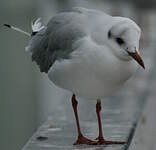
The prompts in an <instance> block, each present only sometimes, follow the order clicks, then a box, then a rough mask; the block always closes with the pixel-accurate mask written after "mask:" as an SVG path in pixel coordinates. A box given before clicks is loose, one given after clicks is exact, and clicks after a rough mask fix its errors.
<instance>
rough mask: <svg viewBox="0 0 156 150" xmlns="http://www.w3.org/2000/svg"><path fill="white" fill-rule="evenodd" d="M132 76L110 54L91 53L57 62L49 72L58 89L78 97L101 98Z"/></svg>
mask: <svg viewBox="0 0 156 150" xmlns="http://www.w3.org/2000/svg"><path fill="white" fill-rule="evenodd" d="M106 56H107V57H106ZM128 65H129V64H128ZM131 74H132V72H131V71H128V69H126V68H125V67H124V65H123V63H122V62H120V61H118V60H117V59H115V58H113V56H111V55H108V54H107V53H106V52H105V53H98V52H97V53H96V52H92V53H91V52H90V53H85V54H79V57H78V56H77V55H76V56H74V57H72V58H71V59H69V60H62V61H57V62H56V63H55V64H54V65H53V67H52V68H51V70H50V72H49V78H50V80H52V81H53V82H54V83H55V84H56V85H57V86H59V87H61V88H64V89H68V90H70V91H72V92H74V93H76V94H77V95H80V96H83V97H88V98H98V97H104V96H106V95H109V94H110V93H111V92H112V91H114V90H116V89H117V88H118V87H120V86H121V84H123V83H124V81H126V80H127V79H128V78H129V77H130V76H131Z"/></svg>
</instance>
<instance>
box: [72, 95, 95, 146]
mask: <svg viewBox="0 0 156 150" xmlns="http://www.w3.org/2000/svg"><path fill="white" fill-rule="evenodd" d="M77 105H78V102H77V100H76V98H75V95H74V94H73V96H72V106H73V110H74V114H75V119H76V125H77V131H78V138H77V140H76V142H75V143H74V145H78V144H87V145H95V144H96V141H92V140H90V139H88V138H86V137H84V136H83V134H82V132H81V129H80V123H79V117H78V112H77Z"/></svg>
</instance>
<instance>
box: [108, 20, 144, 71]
mask: <svg viewBox="0 0 156 150" xmlns="http://www.w3.org/2000/svg"><path fill="white" fill-rule="evenodd" d="M116 19H118V20H121V21H117V23H115V24H114V25H113V26H112V27H111V28H110V29H109V31H108V40H109V46H110V47H111V49H112V50H113V52H114V53H115V55H116V56H118V57H119V58H120V59H123V60H127V61H129V60H132V59H133V60H135V61H136V62H137V63H138V64H140V65H141V66H142V67H143V68H144V69H145V66H144V62H143V60H142V58H141V57H140V54H139V40H140V35H141V29H140V28H139V26H138V25H137V24H136V23H135V22H133V21H132V20H130V19H127V18H121V17H120V18H119V17H116Z"/></svg>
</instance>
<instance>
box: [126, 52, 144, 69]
mask: <svg viewBox="0 0 156 150" xmlns="http://www.w3.org/2000/svg"><path fill="white" fill-rule="evenodd" d="M128 54H129V55H130V56H131V57H132V58H133V59H134V60H135V61H136V62H137V63H138V64H139V65H140V66H141V67H143V68H144V69H145V65H144V62H143V60H142V58H141V57H140V55H139V54H138V52H137V51H135V52H128Z"/></svg>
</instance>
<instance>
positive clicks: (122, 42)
mask: <svg viewBox="0 0 156 150" xmlns="http://www.w3.org/2000/svg"><path fill="white" fill-rule="evenodd" d="M115 40H116V42H117V43H118V44H119V45H122V44H124V43H125V42H124V40H123V39H122V38H120V37H117V38H116V39H115Z"/></svg>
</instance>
